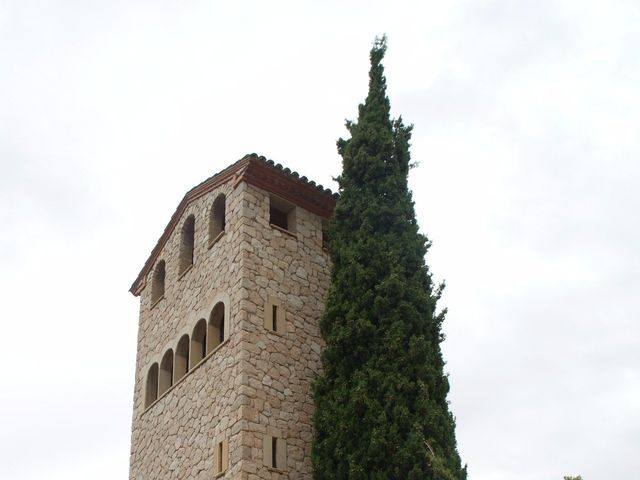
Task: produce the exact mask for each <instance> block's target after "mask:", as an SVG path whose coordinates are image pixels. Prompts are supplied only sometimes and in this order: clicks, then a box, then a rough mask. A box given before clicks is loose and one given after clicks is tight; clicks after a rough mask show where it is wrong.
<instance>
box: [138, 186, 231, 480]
mask: <svg viewBox="0 0 640 480" xmlns="http://www.w3.org/2000/svg"><path fill="white" fill-rule="evenodd" d="M219 193H225V194H226V210H227V211H226V218H227V225H226V229H225V233H224V235H223V236H222V237H221V238H220V239H219V240H218V241H217V242H216V243H215V244H214V245H212V246H211V247H209V230H208V229H209V215H210V211H211V208H212V205H213V201H214V200H215V198H216V197H217V196H218V194H219ZM238 193H239V192H238V191H237V190H236V191H234V190H233V189H232V188H231V184H229V183H228V184H225V185H223V186H221V187H220V188H218V189H217V190H215V191H213V192H211V193H210V194H208V195H206V196H204V197H202V198H200V199H198V200H197V201H195V202H194V203H193V204H191V205H190V206H189V207H188V208H187V211H186V212H185V214H184V215H183V218H182V219H181V221H180V222H179V223H178V225H177V227H176V229H175V231H174V232H173V233H172V235H171V237H170V238H169V241H168V242H167V244H166V246H165V248H164V250H163V252H162V253H161V255H160V257H159V260H162V259H163V260H165V262H166V279H165V294H164V298H163V299H161V300H160V301H159V302H158V303H157V304H155V305H153V306H152V305H151V283H152V281H151V279H152V276H153V270H152V272H151V273H150V274H149V280H148V282H147V286H146V288H145V289H144V291H143V292H142V294H141V295H140V299H141V302H140V323H139V327H138V328H139V332H138V354H137V368H136V384H135V394H134V412H133V427H132V441H131V467H130V479H131V480H134V479H135V480H165V479H180V480H184V479H196V480H205V479H211V478H212V476H213V452H214V446H215V445H216V444H217V442H219V441H221V440H222V439H223V438H227V439H228V441H229V449H230V450H236V445H237V443H238V442H239V439H240V436H239V432H238V431H237V430H234V426H235V427H236V428H237V425H236V423H235V422H236V418H235V415H236V412H237V411H238V405H236V404H235V403H234V402H235V399H236V396H235V391H236V389H237V388H238V386H237V385H236V381H237V379H238V378H239V364H238V355H236V354H235V352H236V350H237V348H238V343H237V342H238V340H239V335H238V331H239V329H240V317H241V312H240V310H239V305H240V299H239V292H238V290H237V288H236V285H237V283H238V282H239V279H240V276H239V263H238V262H237V259H236V258H235V257H236V255H237V254H238V249H237V244H238V238H239V236H240V228H239V222H237V221H236V220H235V219H237V218H238V217H239V209H240V206H241V202H240V196H239V194H238ZM190 214H194V215H195V241H194V262H193V266H192V267H191V268H190V269H189V270H188V271H187V272H185V273H184V274H183V275H182V276H181V277H179V276H178V266H179V252H180V243H181V230H182V225H183V223H184V220H185V219H186V218H187V217H188V216H189V215H190ZM218 301H223V302H224V304H225V330H226V332H225V337H226V338H227V340H226V341H225V342H224V343H223V344H222V345H221V346H220V347H218V349H217V350H216V351H214V353H213V354H212V355H210V356H209V357H207V359H206V360H205V361H203V362H201V364H200V365H199V366H198V367H196V368H194V369H192V370H191V371H190V372H188V373H187V375H186V376H185V377H183V378H182V379H180V381H179V382H177V383H176V384H175V385H174V386H173V387H172V388H171V389H170V390H169V391H168V392H166V393H165V394H164V395H163V396H161V397H160V398H159V399H158V400H157V401H156V402H155V403H154V404H153V405H151V406H150V407H149V408H148V409H147V410H146V411H145V406H144V402H145V400H144V397H145V385H146V375H147V372H148V370H149V367H150V366H151V365H152V364H153V362H158V364H160V361H161V358H162V355H163V354H164V352H165V351H167V349H169V348H172V349H173V350H174V352H175V349H176V345H177V343H178V340H179V339H180V337H181V336H182V335H183V334H185V333H186V334H188V335H189V336H190V337H191V334H192V331H193V327H194V326H195V324H196V323H197V321H198V320H199V319H200V318H204V319H206V320H208V319H209V315H210V312H211V309H212V308H213V306H214V305H215V304H216V303H217V302H218ZM233 471H234V470H233V464H230V470H229V473H230V474H231V473H233ZM229 478H231V477H229Z"/></svg>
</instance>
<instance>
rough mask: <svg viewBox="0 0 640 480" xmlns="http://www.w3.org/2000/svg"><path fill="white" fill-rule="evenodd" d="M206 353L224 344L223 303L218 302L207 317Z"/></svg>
mask: <svg viewBox="0 0 640 480" xmlns="http://www.w3.org/2000/svg"><path fill="white" fill-rule="evenodd" d="M207 337H208V341H209V342H208V345H207V353H209V352H212V351H213V349H214V348H216V347H217V346H218V345H220V344H221V343H222V342H224V303H222V302H218V303H216V306H215V307H213V310H212V311H211V315H210V316H209V331H208V335H207Z"/></svg>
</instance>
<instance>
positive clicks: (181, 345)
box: [173, 335, 189, 383]
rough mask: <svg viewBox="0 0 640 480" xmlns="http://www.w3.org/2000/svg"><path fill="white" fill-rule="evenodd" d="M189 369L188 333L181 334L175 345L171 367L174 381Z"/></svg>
mask: <svg viewBox="0 0 640 480" xmlns="http://www.w3.org/2000/svg"><path fill="white" fill-rule="evenodd" d="M188 371H189V335H183V336H182V337H181V338H180V341H178V346H177V347H176V363H175V366H174V367H173V377H174V378H175V381H174V383H175V382H177V381H178V380H180V379H181V378H182V377H184V375H185V374H186V373H187V372H188Z"/></svg>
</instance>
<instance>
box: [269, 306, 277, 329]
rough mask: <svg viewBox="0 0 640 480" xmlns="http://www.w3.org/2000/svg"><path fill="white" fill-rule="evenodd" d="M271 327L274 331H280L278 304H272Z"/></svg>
mask: <svg viewBox="0 0 640 480" xmlns="http://www.w3.org/2000/svg"><path fill="white" fill-rule="evenodd" d="M271 328H272V330H273V331H274V332H276V331H278V306H277V305H272V306H271Z"/></svg>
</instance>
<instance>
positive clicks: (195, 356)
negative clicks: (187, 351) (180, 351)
mask: <svg viewBox="0 0 640 480" xmlns="http://www.w3.org/2000/svg"><path fill="white" fill-rule="evenodd" d="M206 355H207V321H206V320H205V319H204V318H201V319H200V320H198V323H196V326H195V327H194V328H193V334H192V335H191V355H190V357H191V358H190V359H189V360H190V364H191V365H190V368H193V367H195V366H196V365H197V364H198V362H200V360H202V359H203V358H204V357H205V356H206Z"/></svg>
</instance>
